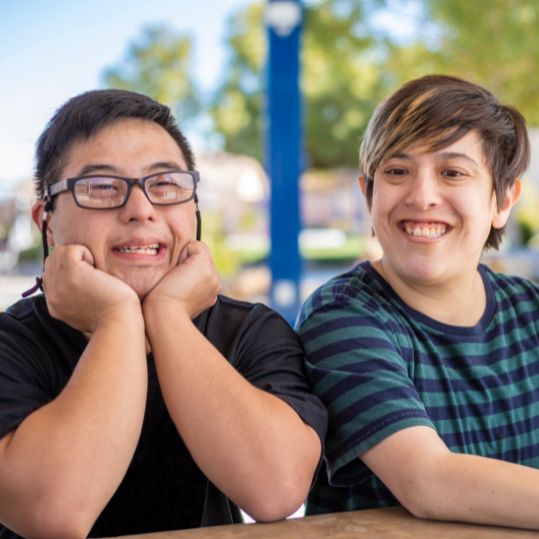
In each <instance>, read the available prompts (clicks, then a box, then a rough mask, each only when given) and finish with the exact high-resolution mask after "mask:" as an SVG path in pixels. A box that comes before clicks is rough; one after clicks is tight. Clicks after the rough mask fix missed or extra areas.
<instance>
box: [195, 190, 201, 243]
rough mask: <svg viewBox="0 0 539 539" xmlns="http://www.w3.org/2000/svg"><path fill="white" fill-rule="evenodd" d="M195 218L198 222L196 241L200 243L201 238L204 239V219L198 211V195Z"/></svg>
mask: <svg viewBox="0 0 539 539" xmlns="http://www.w3.org/2000/svg"><path fill="white" fill-rule="evenodd" d="M195 217H196V220H197V232H196V240H197V241H200V238H201V237H202V218H201V217H200V210H199V209H198V197H197V194H196V193H195Z"/></svg>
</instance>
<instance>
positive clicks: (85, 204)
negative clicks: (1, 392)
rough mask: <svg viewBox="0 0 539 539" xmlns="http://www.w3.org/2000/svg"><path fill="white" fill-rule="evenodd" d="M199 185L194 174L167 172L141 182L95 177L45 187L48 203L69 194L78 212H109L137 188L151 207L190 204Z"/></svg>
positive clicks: (198, 178) (134, 179) (120, 205)
mask: <svg viewBox="0 0 539 539" xmlns="http://www.w3.org/2000/svg"><path fill="white" fill-rule="evenodd" d="M199 181H200V177H199V175H198V172H197V171H196V170H168V171H165V172H156V173H155V174H150V175H149V176H144V177H143V178H123V177H121V176H109V175H106V174H99V175H93V176H81V177H79V178H67V179H65V180H60V181H59V182H56V183H53V184H52V185H49V186H48V188H47V194H48V196H49V198H51V199H52V198H53V197H55V196H56V195H59V194H60V193H63V192H64V191H70V192H71V194H72V195H73V198H74V200H75V203H76V204H77V206H79V207H81V208H87V209H91V210H111V209H114V208H121V207H122V206H124V205H125V203H126V202H127V200H128V198H129V195H130V193H131V189H132V188H133V186H134V185H138V186H140V188H141V189H142V191H143V192H144V194H145V195H146V198H147V199H148V200H149V201H150V202H151V203H152V204H155V205H158V206H169V205H172V204H183V203H184V202H189V201H190V200H192V199H193V198H194V197H195V195H196V186H197V183H198V182H199Z"/></svg>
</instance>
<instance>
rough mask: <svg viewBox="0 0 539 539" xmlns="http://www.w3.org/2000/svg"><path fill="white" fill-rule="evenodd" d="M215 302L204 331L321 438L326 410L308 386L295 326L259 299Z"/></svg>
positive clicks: (252, 380)
mask: <svg viewBox="0 0 539 539" xmlns="http://www.w3.org/2000/svg"><path fill="white" fill-rule="evenodd" d="M231 303H232V302H231ZM216 307H217V309H214V310H213V313H212V315H211V316H210V319H209V320H208V322H209V323H208V325H207V326H206V332H205V333H206V337H207V338H208V339H209V340H210V341H211V342H212V343H213V344H214V345H215V346H216V347H217V348H218V349H220V351H221V353H223V355H225V357H227V358H228V360H229V361H230V363H231V364H232V365H233V366H234V367H235V368H236V370H238V372H240V373H241V374H242V375H243V376H244V378H246V379H247V380H248V381H249V382H250V383H252V384H253V385H254V386H256V387H258V388H260V389H262V390H264V391H267V392H269V393H271V394H273V395H275V396H277V397H279V398H280V399H282V400H284V401H285V402H286V403H288V404H289V405H290V406H291V407H292V408H293V409H294V410H295V411H296V412H297V414H298V415H299V416H300V417H301V419H302V420H303V421H304V422H305V423H307V424H308V425H310V426H311V427H312V428H313V429H314V430H315V431H316V433H317V434H318V436H319V437H320V439H321V441H322V442H323V440H324V438H325V435H326V429H327V411H326V408H325V407H324V405H323V404H322V402H321V401H320V399H319V398H318V397H317V396H315V395H314V394H313V393H312V391H311V388H310V386H309V382H308V380H307V376H306V374H305V367H304V362H303V355H304V354H303V348H302V346H301V343H300V341H299V338H298V337H297V335H296V334H295V332H294V330H293V329H292V328H291V327H290V325H289V324H288V323H287V322H286V321H285V320H284V319H283V318H282V317H281V316H280V315H279V314H278V313H276V312H275V311H273V310H271V309H269V308H268V307H266V306H264V305H262V304H255V305H249V304H241V303H238V304H236V305H235V304H233V303H232V304H231V305H227V304H226V303H224V304H223V303H222V302H221V304H220V305H217V306H216ZM231 339H232V340H231Z"/></svg>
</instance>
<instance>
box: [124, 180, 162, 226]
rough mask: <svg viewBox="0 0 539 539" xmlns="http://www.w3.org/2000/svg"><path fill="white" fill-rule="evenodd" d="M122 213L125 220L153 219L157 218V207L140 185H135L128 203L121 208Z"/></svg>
mask: <svg viewBox="0 0 539 539" xmlns="http://www.w3.org/2000/svg"><path fill="white" fill-rule="evenodd" d="M120 215H121V219H122V220H123V221H125V222H129V221H153V220H155V218H156V212H155V207H154V205H153V204H152V203H151V202H150V201H149V200H148V197H147V196H146V195H145V194H144V191H143V190H142V187H141V186H140V185H133V187H132V188H131V192H130V193H129V196H128V198H127V201H126V203H125V204H124V206H122V207H121V208H120Z"/></svg>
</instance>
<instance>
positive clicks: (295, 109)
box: [266, 0, 302, 324]
mask: <svg viewBox="0 0 539 539" xmlns="http://www.w3.org/2000/svg"><path fill="white" fill-rule="evenodd" d="M266 25H267V35H268V44H269V47H268V49H269V50H268V64H267V73H266V81H267V90H266V100H267V101H266V166H267V170H268V173H269V177H270V185H271V195H270V197H271V200H270V242H271V251H270V260H269V263H270V271H271V291H270V293H271V298H270V299H271V304H272V306H273V307H274V308H275V309H276V310H277V311H278V312H280V313H281V314H282V315H283V316H284V317H285V318H286V319H287V320H288V321H289V322H290V323H291V324H292V323H293V322H294V320H295V318H296V315H297V312H298V309H299V306H300V301H301V298H300V277H301V258H300V253H299V244H298V241H299V231H300V207H299V177H300V172H301V162H302V146H301V123H302V121H301V97H300V88H299V74H300V62H299V51H300V36H301V26H302V9H301V2H300V0H269V2H268V3H267V5H266Z"/></svg>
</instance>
